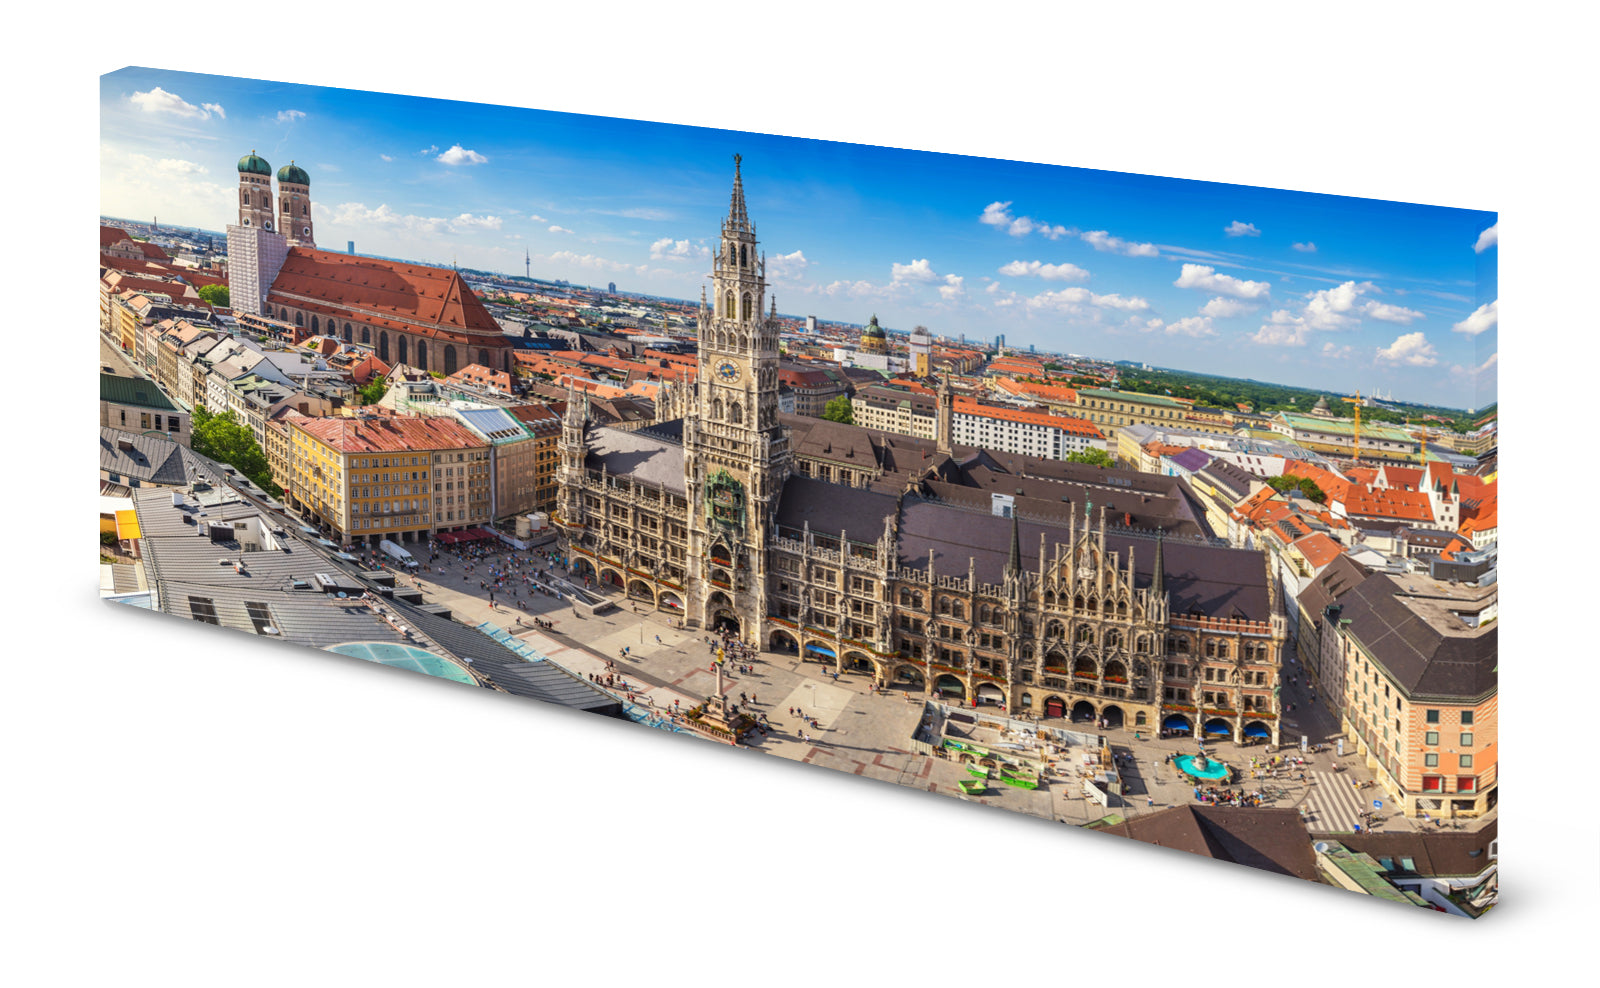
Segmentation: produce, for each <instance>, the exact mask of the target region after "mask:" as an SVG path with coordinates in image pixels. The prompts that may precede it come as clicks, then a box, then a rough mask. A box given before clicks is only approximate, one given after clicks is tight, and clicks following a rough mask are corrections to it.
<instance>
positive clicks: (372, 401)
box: [356, 377, 389, 405]
mask: <svg viewBox="0 0 1600 988" xmlns="http://www.w3.org/2000/svg"><path fill="white" fill-rule="evenodd" d="M388 393H389V382H387V381H385V380H384V379H383V378H381V377H375V378H373V379H372V380H370V381H368V382H367V383H366V384H365V385H363V386H362V387H359V388H357V389H356V394H358V395H360V396H361V404H363V405H376V404H377V403H378V402H380V401H382V400H383V396H384V395H386V394H388Z"/></svg>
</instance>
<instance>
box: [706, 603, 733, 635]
mask: <svg viewBox="0 0 1600 988" xmlns="http://www.w3.org/2000/svg"><path fill="white" fill-rule="evenodd" d="M710 624H711V627H712V629H713V630H715V631H721V632H726V633H727V634H730V635H732V636H733V637H735V638H737V637H739V616H738V615H736V614H734V613H733V612H732V611H730V610H728V609H727V608H726V607H719V608H717V609H716V610H715V611H713V612H712V613H711V621H710Z"/></svg>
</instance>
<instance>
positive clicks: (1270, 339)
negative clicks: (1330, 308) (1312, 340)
mask: <svg viewBox="0 0 1600 988" xmlns="http://www.w3.org/2000/svg"><path fill="white" fill-rule="evenodd" d="M1310 332H1311V330H1310V327H1308V326H1307V325H1306V321H1305V320H1304V319H1301V318H1300V317H1298V316H1296V315H1294V314H1293V313H1292V312H1290V311H1289V310H1288V309H1279V310H1277V311H1276V312H1274V313H1273V314H1272V315H1271V316H1269V317H1268V318H1267V321H1266V322H1265V323H1263V324H1262V326H1261V328H1260V329H1258V330H1256V332H1255V333H1254V334H1252V335H1251V337H1250V342H1252V343H1260V344H1261V345H1263V346H1305V345H1306V337H1307V336H1308V335H1309V334H1310Z"/></svg>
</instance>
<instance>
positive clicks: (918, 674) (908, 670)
mask: <svg viewBox="0 0 1600 988" xmlns="http://www.w3.org/2000/svg"><path fill="white" fill-rule="evenodd" d="M893 685H895V686H898V687H900V688H901V689H905V690H917V691H919V692H920V691H922V690H925V689H927V685H928V681H927V680H926V679H924V678H923V677H922V670H921V669H918V668H917V667H916V666H901V667H900V668H898V669H896V670H895V671H894V684H893Z"/></svg>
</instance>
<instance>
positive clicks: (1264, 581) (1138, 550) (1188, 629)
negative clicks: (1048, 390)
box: [554, 171, 1288, 743]
mask: <svg viewBox="0 0 1600 988" xmlns="http://www.w3.org/2000/svg"><path fill="white" fill-rule="evenodd" d="M712 278H713V286H714V287H713V297H712V299H711V301H710V302H709V303H707V302H705V301H703V302H702V312H701V319H700V325H701V326H702V327H703V329H702V332H701V340H700V354H699V360H700V364H699V376H698V381H697V383H696V384H695V386H694V388H695V390H694V392H693V397H692V400H691V401H689V402H687V414H686V415H685V416H684V417H683V418H682V419H681V420H675V421H661V422H657V423H654V424H652V425H651V426H649V427H647V428H644V429H641V430H639V431H637V432H633V433H621V432H618V431H616V430H611V429H594V428H591V426H590V423H589V421H588V419H589V415H588V411H587V408H588V406H587V399H585V398H584V397H583V396H582V395H579V394H569V401H568V405H567V410H566V415H565V416H564V418H563V421H562V429H561V438H560V442H559V444H558V452H559V464H560V465H559V471H558V495H557V511H556V516H555V519H554V520H555V523H556V527H557V530H558V532H559V533H560V536H561V538H562V541H563V544H564V546H565V549H566V551H567V552H568V554H569V555H570V557H571V558H572V559H573V560H574V563H573V565H574V568H575V571H576V572H577V573H579V574H580V575H583V576H587V577H589V578H592V579H594V580H596V581H597V582H599V583H600V584H602V585H609V586H613V587H615V588H618V589H621V590H623V591H624V592H625V593H626V594H627V595H628V596H629V597H630V598H632V599H634V600H635V601H639V602H643V603H645V604H647V605H653V606H655V607H657V608H659V609H662V610H667V611H669V612H671V613H674V614H677V615H679V616H681V617H682V618H683V619H684V621H685V624H686V625H687V626H690V627H723V628H725V629H728V630H731V631H733V632H735V633H736V634H738V636H739V637H741V638H743V639H744V640H745V641H747V642H751V643H756V644H759V645H760V646H761V647H763V648H767V649H771V650H774V651H780V652H789V653H795V654H798V655H800V656H801V657H803V658H806V659H808V660H813V661H823V662H826V663H828V664H829V665H830V667H831V668H833V669H835V670H836V671H838V672H840V673H841V674H848V673H859V674H867V675H870V676H872V678H873V680H874V681H875V682H876V683H877V684H878V685H879V686H881V687H884V688H899V689H906V690H910V691H913V692H918V693H923V694H927V695H942V696H945V697H947V698H949V699H952V700H959V701H962V702H966V703H977V704H993V705H1003V706H1004V707H1005V709H1006V710H1008V711H1010V712H1013V713H1025V714H1030V715H1032V716H1035V717H1039V718H1041V719H1055V718H1069V717H1071V718H1074V719H1077V720H1080V721H1083V720H1088V721H1104V722H1106V723H1107V724H1108V725H1111V726H1121V725H1126V726H1128V727H1130V728H1134V729H1141V730H1148V731H1150V732H1152V733H1154V732H1156V731H1158V730H1170V731H1176V732H1182V733H1194V734H1199V733H1201V732H1203V731H1207V730H1209V731H1210V732H1211V733H1221V732H1226V733H1227V734H1228V735H1229V736H1231V737H1233V738H1235V739H1242V738H1244V737H1246V736H1255V737H1264V738H1265V739H1267V740H1270V741H1272V742H1274V743H1275V742H1277V740H1278V736H1279V728H1278V723H1279V710H1278V704H1277V698H1276V694H1277V689H1276V688H1277V685H1278V676H1279V666H1280V662H1281V660H1282V652H1283V648H1284V643H1285V641H1286V639H1287V637H1288V630H1287V622H1286V617H1285V613H1284V607H1283V603H1282V601H1281V600H1280V599H1279V594H1278V589H1277V585H1276V582H1275V581H1273V580H1272V579H1271V577H1270V566H1269V561H1268V559H1267V558H1266V557H1265V556H1264V555H1263V554H1260V553H1255V552H1249V551H1245V550H1237V549H1227V548H1218V547H1214V546H1211V545H1209V544H1201V543H1199V542H1196V541H1194V540H1183V541H1181V542H1179V541H1170V540H1169V541H1163V540H1161V539H1158V538H1150V539H1145V538H1142V537H1139V536H1138V534H1137V533H1134V532H1132V531H1131V530H1129V529H1127V528H1124V527H1119V528H1118V529H1117V534H1116V535H1114V536H1113V535H1109V534H1108V525H1107V520H1106V517H1105V514H1106V511H1105V508H1104V507H1102V508H1101V509H1100V511H1099V514H1096V513H1095V511H1094V509H1093V506H1092V505H1091V504H1087V503H1081V502H1080V503H1079V504H1078V505H1076V506H1071V505H1069V508H1070V509H1071V510H1070V511H1068V512H1067V514H1065V515H1062V516H1060V517H1061V518H1062V519H1066V520H1064V521H1058V520H1053V519H1050V520H1044V519H1029V520H1027V521H1026V522H1025V524H1026V526H1027V531H1028V532H1029V536H1028V538H1029V540H1032V541H1036V542H1037V550H1036V551H1029V552H1027V553H1024V551H1023V539H1022V536H1021V532H1022V527H1023V525H1024V521H1023V520H1021V519H1019V517H1018V516H1016V515H1014V514H1011V513H1010V512H1009V509H1008V510H1007V512H1006V514H1005V515H1004V517H1001V516H999V515H992V514H988V513H972V514H967V513H965V512H972V511H975V510H976V509H973V508H970V507H962V506H959V505H957V504H954V503H951V502H942V501H939V500H938V498H937V497H935V496H934V495H933V494H932V493H930V491H931V488H929V487H928V485H927V484H925V483H923V481H924V480H926V478H928V477H931V476H933V474H934V473H935V472H937V471H939V470H943V471H945V472H947V473H948V472H949V471H952V470H956V469H958V468H957V467H956V466H955V465H954V450H953V448H952V445H951V440H950V438H949V437H950V435H951V432H952V425H953V417H954V404H955V402H954V396H953V394H952V393H951V390H950V387H949V384H948V381H942V382H941V385H940V387H939V390H938V392H937V396H936V400H935V402H934V406H935V416H936V417H937V418H938V419H940V420H942V427H940V428H937V429H936V430H935V434H936V436H937V437H938V438H936V439H935V440H934V441H933V442H928V441H926V440H907V441H904V442H901V443H900V446H904V447H906V448H904V449H900V448H898V447H896V448H895V449H894V450H892V452H893V453H895V454H896V455H898V456H900V457H903V458H905V459H909V460H910V461H911V462H912V463H913V464H914V465H913V466H911V467H904V466H901V467H897V468H895V470H893V471H890V470H888V469H887V468H886V467H885V465H884V463H885V462H886V461H885V460H884V457H885V456H886V455H888V453H889V452H891V451H890V450H886V449H885V448H884V447H883V445H882V444H881V443H878V444H877V445H876V446H874V445H873V444H872V443H870V442H868V443H866V445H865V446H863V447H860V448H859V450H858V452H859V453H860V455H857V456H854V457H850V456H848V455H847V454H848V450H850V449H857V447H858V445H859V444H851V443H846V442H844V441H843V440H844V439H845V437H844V436H843V434H842V433H841V434H840V435H839V436H837V437H835V436H833V435H831V434H825V435H821V436H820V437H819V436H818V434H817V430H822V432H823V433H828V430H830V429H836V430H848V429H851V428H852V427H849V426H838V425H834V424H832V423H810V422H806V421H793V420H791V421H789V422H785V421H784V420H782V419H780V417H779V415H778V412H777V407H778V405H777V387H778V368H777V328H776V323H775V321H774V320H773V318H772V317H771V315H770V313H769V315H768V316H767V317H765V318H764V317H763V316H762V313H761V309H762V303H763V300H764V297H765V288H766V285H765V279H764V275H763V268H762V263H761V261H760V258H759V256H758V255H757V253H756V240H755V235H754V227H753V226H751V225H750V224H749V222H748V218H747V216H746V212H745V203H744V190H743V186H742V180H741V179H740V177H739V175H738V172H737V171H736V172H735V179H734V191H733V199H732V205H731V207H730V211H729V216H728V218H727V220H726V221H725V222H724V223H723V225H722V229H721V236H720V243H719V246H718V248H717V252H716V258H715V264H714V268H713V275H712ZM807 429H809V430H811V431H810V432H807V431H806V430H807ZM857 431H862V430H857ZM802 433H803V434H804V435H805V437H806V438H804V440H803V441H802V440H801V439H799V438H796V437H799V436H801V434H802ZM857 439H858V440H862V441H863V442H864V441H865V438H864V437H857ZM796 443H799V445H798V446H796V445H795V444H796ZM830 457H845V459H849V460H850V461H851V462H850V463H849V465H846V463H845V461H844V460H843V459H841V460H840V461H839V462H837V463H835V462H834V460H833V459H830ZM935 486H937V485H935ZM886 487H887V488H889V489H886ZM1062 490H1063V491H1066V490H1067V488H1062ZM1059 500H1060V501H1066V500H1068V499H1067V498H1065V497H1062V498H1060V499H1059ZM812 519H815V521H813V520H812ZM950 533H959V535H958V536H957V540H958V543H959V544H956V545H953V546H951V547H950V548H948V550H938V551H934V550H930V549H928V548H927V547H928V546H930V545H934V544H936V543H937V544H939V545H944V544H945V543H943V542H939V541H938V540H939V539H942V538H944V537H945V536H947V535H948V534H950ZM1008 539H1009V552H1008V551H1007V541H1008ZM969 549H970V552H971V554H972V557H971V558H968V557H967V553H968V551H969ZM943 551H949V552H951V553H953V554H954V555H955V556H958V557H960V558H944V557H943V556H942V555H940V553H941V552H943ZM1173 553H1182V554H1183V558H1182V559H1181V560H1179V561H1178V562H1177V563H1176V564H1175V565H1174V566H1173V568H1172V570H1171V572H1173V573H1174V574H1177V575H1176V576H1175V577H1172V578H1171V581H1172V582H1169V578H1168V577H1167V575H1166V574H1167V572H1168V569H1167V558H1168V557H1169V556H1171V554H1173ZM1211 554H1215V555H1211ZM980 556H981V557H982V559H983V562H981V563H980V562H979V557H980ZM1136 556H1138V565H1136V559H1135V557H1136ZM1002 559H1003V560H1004V565H1003V566H1002V565H1001V564H1000V560H1002ZM1212 570H1217V571H1226V576H1225V577H1218V578H1217V579H1218V580H1219V581H1220V582H1218V583H1215V584H1208V585H1206V586H1204V587H1203V588H1201V589H1196V585H1197V582H1203V581H1205V580H1207V579H1209V578H1210V577H1208V576H1206V575H1204V574H1207V573H1209V572H1210V571H1212ZM1197 573H1198V574H1201V575H1199V576H1196V574H1197ZM1174 583H1183V584H1185V586H1184V587H1181V588H1177V587H1175V586H1174ZM1180 590H1181V594H1180ZM1180 598H1181V600H1182V601H1183V603H1182V606H1181V607H1180V606H1179V605H1178V604H1177V603H1176V602H1177V601H1179V600H1180ZM1223 599H1226V600H1227V603H1225V604H1224V603H1220V602H1218V601H1221V600H1223ZM1202 605H1205V606H1202ZM1208 608H1209V609H1208Z"/></svg>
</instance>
